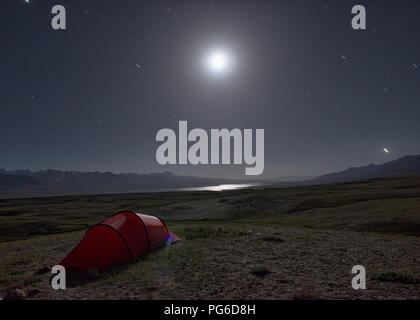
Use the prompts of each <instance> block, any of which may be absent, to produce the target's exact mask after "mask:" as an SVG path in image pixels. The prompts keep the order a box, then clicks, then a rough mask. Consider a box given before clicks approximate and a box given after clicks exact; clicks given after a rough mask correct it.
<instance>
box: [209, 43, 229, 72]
mask: <svg viewBox="0 0 420 320" xmlns="http://www.w3.org/2000/svg"><path fill="white" fill-rule="evenodd" d="M205 65H206V68H207V70H208V71H209V72H210V73H212V74H217V75H221V74H226V73H227V72H228V71H229V70H230V69H231V66H232V57H231V55H230V54H229V53H228V52H227V51H225V50H222V49H217V50H213V51H211V52H210V53H208V55H207V56H206V61H205Z"/></svg>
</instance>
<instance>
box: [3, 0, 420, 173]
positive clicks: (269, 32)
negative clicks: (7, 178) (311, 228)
mask: <svg viewBox="0 0 420 320" xmlns="http://www.w3.org/2000/svg"><path fill="white" fill-rule="evenodd" d="M28 1H29V3H27V2H26V1H25V0H14V1H13V0H1V2H0V35H1V39H0V111H1V112H0V150H1V153H0V154H1V157H0V167H3V168H5V169H31V170H39V169H47V168H54V169H60V170H78V171H112V172H139V173H149V172H156V171H172V172H176V173H180V174H189V175H200V176H214V177H221V176H228V177H242V178H244V166H197V167H193V166H191V165H188V166H179V167H177V166H160V165H158V164H157V163H156V159H155V153H156V149H157V147H158V146H159V143H158V142H156V140H155V135H156V132H157V131H158V130H159V129H161V128H173V129H174V130H176V131H177V127H178V121H179V120H187V121H188V124H189V128H190V129H192V128H203V129H206V130H209V129H210V128H215V129H219V128H220V129H221V128H225V127H226V128H229V129H231V128H240V129H245V128H252V129H257V128H258V129H265V172H264V176H265V177H279V176H295V175H317V174H321V173H327V172H330V171H335V170H341V169H345V168H347V167H349V166H360V165H367V164H370V163H384V162H387V161H390V160H393V159H396V158H399V157H401V156H404V155H407V154H419V153H420V143H419V138H420V41H419V40H420V37H419V36H420V1H418V0H404V1H392V2H391V1H384V0H383V1H379V0H378V1H369V0H361V1H356V2H353V1H337V0H334V1H333V0H331V1H325V0H323V1H317V0H310V1H309V0H307V1H296V0H293V1H292V0H291V1H278V0H275V1H262V0H258V1H257V0H255V1H245V0H242V1H221V0H220V1H198V0H195V1H181V0H179V1H174V0H172V1H156V0H154V1H134V0H121V1H116V0H101V1H99V0H97V1H94V0H91V1H87V0H71V1H70V0H54V1H49V0H28ZM56 4H61V5H64V6H65V8H66V10H67V24H68V25H67V30H62V31H55V30H53V29H52V28H51V19H52V17H53V15H52V14H51V8H52V7H53V6H54V5H56ZM356 4H363V5H365V7H366V9H367V30H362V31H355V30H353V29H352V27H351V19H352V15H351V9H352V6H353V5H356ZM215 47H222V48H226V50H229V52H231V55H232V60H233V61H234V66H233V67H232V70H230V72H229V73H227V74H225V75H223V76H217V77H215V76H212V75H211V74H209V72H206V70H204V68H203V63H202V60H203V56H205V55H206V53H207V52H208V51H209V50H211V49H212V48H215ZM385 147H386V148H389V150H390V151H391V152H390V153H389V154H387V153H386V152H384V150H383V148H385Z"/></svg>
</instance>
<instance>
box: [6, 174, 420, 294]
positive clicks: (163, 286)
mask: <svg viewBox="0 0 420 320" xmlns="http://www.w3.org/2000/svg"><path fill="white" fill-rule="evenodd" d="M127 209H131V210H134V211H137V212H143V213H150V214H156V215H158V216H160V217H161V218H163V219H164V220H165V222H167V224H168V226H169V228H170V229H172V230H173V231H174V232H175V233H176V234H178V235H179V236H180V237H181V238H182V239H183V241H181V242H179V243H177V244H175V245H173V246H170V247H165V248H162V249H159V250H157V251H156V252H154V253H153V254H151V255H148V256H145V257H143V258H141V259H140V260H139V261H138V262H136V263H131V264H128V265H125V266H122V267H119V268H116V269H113V270H109V271H107V272H104V273H102V274H100V275H99V279H97V280H96V281H92V282H89V283H86V284H83V285H78V286H76V287H74V288H68V289H66V290H60V291H55V290H53V289H52V288H51V286H50V282H49V281H50V277H51V274H50V271H49V268H51V266H53V265H55V264H57V263H59V261H60V260H61V259H62V258H63V257H64V256H65V255H66V254H67V253H68V252H69V251H70V250H71V248H72V247H74V245H75V244H76V243H77V242H78V241H79V240H80V239H81V238H82V236H83V234H84V232H85V231H86V229H87V228H88V226H89V225H92V224H95V223H99V222H101V221H103V220H104V219H106V218H107V217H108V216H110V215H112V214H113V213H115V212H118V211H121V210H127ZM0 257H1V258H0V296H5V294H6V293H7V292H9V291H10V290H11V289H13V288H20V289H21V290H22V291H23V292H25V294H27V298H30V299H254V298H256V299H392V298H395V299H420V178H419V177H410V178H395V179H378V180H371V181H367V182H355V183H347V184H331V185H323V186H308V187H299V188H288V189H259V190H241V191H230V192H178V193H176V192H173V193H160V194H159V193H153V194H125V195H97V196H67V197H52V198H40V199H12V200H1V201H0ZM359 264H361V265H363V266H365V267H366V270H367V278H368V279H367V290H364V291H355V290H353V289H352V287H351V278H352V274H351V269H352V267H353V266H354V265H359Z"/></svg>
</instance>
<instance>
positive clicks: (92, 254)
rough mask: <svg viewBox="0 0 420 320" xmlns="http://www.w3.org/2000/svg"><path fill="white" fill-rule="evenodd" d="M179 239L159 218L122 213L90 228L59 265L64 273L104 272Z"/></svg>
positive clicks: (128, 212) (127, 212) (129, 212)
mask: <svg viewBox="0 0 420 320" xmlns="http://www.w3.org/2000/svg"><path fill="white" fill-rule="evenodd" d="M179 240H180V239H179V238H178V237H177V236H176V235H174V234H173V233H171V232H170V231H169V230H168V228H167V227H166V225H165V223H164V222H163V221H162V220H161V219H159V218H157V217H154V216H149V215H145V214H139V213H134V212H131V211H123V212H120V213H117V214H115V215H114V216H113V217H111V218H109V219H107V220H106V221H104V222H102V223H100V224H97V225H94V226H93V227H91V228H90V229H89V230H88V231H87V232H86V234H85V236H84V237H83V239H82V240H81V241H80V242H79V243H78V244H77V245H76V247H74V249H73V250H72V251H71V252H70V253H69V254H68V255H67V256H66V257H65V258H64V259H63V260H62V261H61V262H60V265H62V266H64V267H65V268H66V269H67V270H68V269H70V270H71V269H74V270H87V269H90V268H96V269H97V270H104V269H107V268H110V267H113V266H117V265H120V264H123V263H125V262H128V261H133V260H136V259H137V258H139V257H140V256H142V255H144V254H147V253H149V252H151V251H152V250H154V249H156V248H157V247H160V246H163V245H165V244H172V243H174V242H176V241H179Z"/></svg>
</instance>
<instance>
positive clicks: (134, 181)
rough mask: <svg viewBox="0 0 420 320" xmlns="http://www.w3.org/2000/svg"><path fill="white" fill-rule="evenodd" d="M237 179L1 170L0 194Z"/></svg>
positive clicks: (184, 184)
mask: <svg viewBox="0 0 420 320" xmlns="http://www.w3.org/2000/svg"><path fill="white" fill-rule="evenodd" d="M235 182H239V181H237V180H229V179H218V178H201V177H192V176H181V175H176V174H174V173H172V172H163V173H151V174H137V173H120V174H116V173H111V172H77V171H60V170H53V169H49V170H40V171H30V170H14V171H6V170H4V169H0V197H1V198H7V197H32V196H54V195H77V194H92V193H128V192H142V191H153V190H156V189H160V190H163V189H173V188H191V187H203V186H209V185H218V184H225V183H235Z"/></svg>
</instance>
